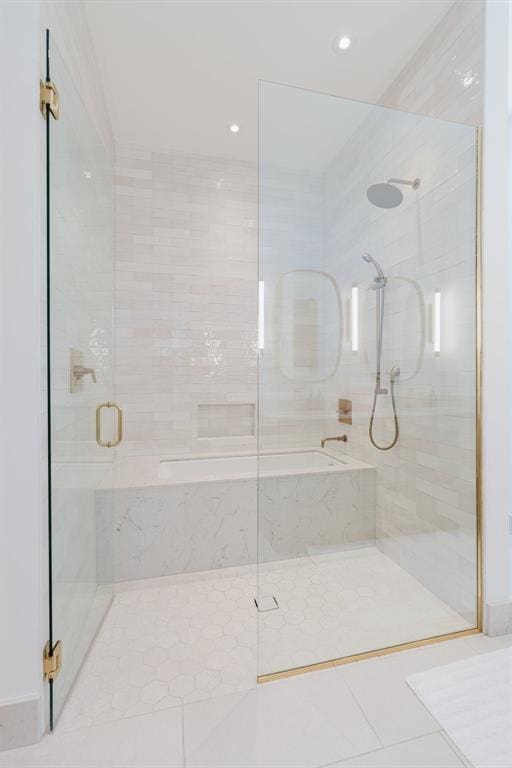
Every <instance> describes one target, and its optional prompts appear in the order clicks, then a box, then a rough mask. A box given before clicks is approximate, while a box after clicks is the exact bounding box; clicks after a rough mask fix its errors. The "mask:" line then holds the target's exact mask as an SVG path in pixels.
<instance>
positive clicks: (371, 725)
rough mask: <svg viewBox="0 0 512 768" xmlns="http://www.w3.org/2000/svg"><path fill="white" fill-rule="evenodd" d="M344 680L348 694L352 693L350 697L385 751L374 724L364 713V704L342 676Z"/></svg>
mask: <svg viewBox="0 0 512 768" xmlns="http://www.w3.org/2000/svg"><path fill="white" fill-rule="evenodd" d="M342 679H343V682H344V684H345V685H346V687H347V690H348V692H349V693H350V695H351V696H352V699H353V700H354V702H355V704H356V707H357V708H358V709H359V711H360V712H361V714H362V716H363V717H364V719H365V720H366V722H367V723H368V725H369V726H370V730H371V731H372V733H373V735H374V736H375V738H376V739H377V741H378V743H379V744H380V748H381V749H383V748H384V744H383V743H382V741H381V740H380V738H379V736H378V734H377V731H376V730H375V728H374V727H373V723H372V722H371V721H370V718H369V717H368V715H367V714H366V712H365V711H364V709H363V705H362V704H361V703H360V702H359V700H358V698H357V696H356V695H355V693H354V691H353V690H352V688H351V687H350V684H349V683H348V681H347V680H346V679H345V677H344V676H343V675H342Z"/></svg>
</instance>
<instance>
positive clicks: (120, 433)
mask: <svg viewBox="0 0 512 768" xmlns="http://www.w3.org/2000/svg"><path fill="white" fill-rule="evenodd" d="M103 408H115V409H116V411H117V438H116V439H115V440H108V441H107V442H105V441H104V440H102V439H101V411H102V410H103ZM122 439H123V411H122V410H121V408H120V407H119V406H118V405H117V403H111V402H110V401H108V402H107V403H100V404H99V405H98V407H97V408H96V442H97V443H98V445H101V447H102V448H115V447H116V445H119V443H120V442H121V440H122Z"/></svg>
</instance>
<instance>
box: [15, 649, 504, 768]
mask: <svg viewBox="0 0 512 768" xmlns="http://www.w3.org/2000/svg"><path fill="white" fill-rule="evenodd" d="M507 645H508V646H512V636H507V637H504V638H494V639H491V638H487V637H484V636H482V635H477V636H473V637H467V638H464V639H456V640H450V641H447V642H444V643H439V644H437V645H432V646H427V647H424V648H418V649H414V650H411V651H403V652H401V653H398V654H393V655H389V656H381V657H378V658H375V659H371V660H368V661H361V662H356V663H354V664H349V665H345V666H341V667H335V668H331V669H327V670H324V671H322V672H312V673H309V674H306V675H302V676H299V677H294V678H288V679H284V680H281V681H278V682H275V683H267V684H265V685H260V686H257V687H254V688H252V689H251V690H249V691H246V692H237V693H230V694H226V695H225V696H220V697H218V698H215V699H213V698H211V699H207V700H203V701H198V702H194V703H190V704H182V705H181V706H178V707H171V708H168V709H165V710H162V711H160V712H153V713H151V714H147V715H139V716H133V717H129V718H126V719H124V720H120V721H117V722H113V723H108V724H103V725H97V726H92V727H91V726H86V727H82V728H79V729H77V730H75V731H72V732H66V731H65V730H64V729H63V728H57V731H56V732H55V734H54V735H52V736H47V737H45V739H43V741H42V742H41V744H39V745H35V746H33V747H27V748H24V749H18V750H13V751H11V752H4V753H0V765H2V766H3V768H54V767H55V766H66V768H74V766H80V767H81V768H85V767H86V766H87V768H157V767H158V768H164V766H165V767H166V768H171V767H174V766H176V767H179V768H184V766H186V768H224V767H226V768H228V766H230V767H231V768H235V766H236V768H246V766H247V768H321V767H323V766H327V765H328V766H330V768H356V767H357V768H455V767H456V766H458V767H459V768H460V767H461V766H465V765H466V766H467V765H469V764H468V763H467V762H466V761H465V759H464V758H463V756H462V755H461V754H460V753H459V752H458V750H457V748H456V747H455V746H453V745H452V743H451V742H450V740H449V739H448V737H447V736H446V735H445V734H444V733H443V732H442V731H441V728H440V726H439V724H438V723H436V721H435V720H433V719H432V717H431V716H430V715H429V713H428V712H427V710H426V709H425V708H424V707H423V705H422V704H421V703H420V702H419V701H418V699H417V698H416V697H415V694H414V693H413V692H412V690H411V689H410V688H409V687H408V685H407V683H406V677H407V676H408V675H410V674H412V673H415V672H420V671H425V670H427V669H430V668H433V667H436V666H440V665H443V664H447V663H450V662H452V661H456V660H459V659H466V658H469V657H472V656H475V655H477V654H480V653H486V652H488V651H492V650H496V649H498V648H503V647H506V646H507Z"/></svg>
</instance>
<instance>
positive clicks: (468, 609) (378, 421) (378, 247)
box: [258, 82, 480, 680]
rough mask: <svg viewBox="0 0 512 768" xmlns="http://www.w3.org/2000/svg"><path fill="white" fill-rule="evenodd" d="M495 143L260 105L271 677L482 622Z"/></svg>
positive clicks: (265, 608) (262, 628)
mask: <svg viewBox="0 0 512 768" xmlns="http://www.w3.org/2000/svg"><path fill="white" fill-rule="evenodd" d="M477 188H478V132H477V129H475V128H474V127H472V126H468V125H459V124H455V123H451V122H446V121H444V120H439V119H433V118H430V117H422V116H419V115H415V114H408V113H406V112H400V111H397V110H395V109H388V108H386V107H381V106H375V105H371V104H364V103H360V102H355V101H351V100H348V99H344V98H338V97H334V96H327V95H324V94H320V93H315V92H311V91H305V90H301V89H299V88H293V87H288V86H283V85H278V84H274V83H267V82H262V83H260V89H259V284H260V291H259V295H260V306H259V313H260V322H259V331H260V333H259V340H258V341H259V343H258V347H259V431H258V434H259V472H258V608H259V610H258V675H259V679H260V680H269V679H273V678H275V677H276V676H277V677H279V676H280V675H281V674H288V673H289V672H290V671H293V670H299V671H300V670H301V669H303V668H305V667H311V666H315V665H321V666H322V665H330V664H333V663H339V662H340V661H343V660H346V659H351V658H353V657H357V656H360V655H361V654H373V653H375V652H379V651H382V650H385V649H389V648H391V647H396V646H404V645H407V644H410V643H418V642H423V641H425V640H430V639H432V638H438V637H444V636H446V635H451V634H453V633H461V632H462V633H465V632H471V631H475V628H477V627H478V626H479V622H480V618H479V563H478V560H479V541H478V510H477V507H478V503H477V493H478V489H477V463H478V435H477V398H478V352H477V350H478V339H477V321H478V318H477V291H478V286H477V277H478V254H477Z"/></svg>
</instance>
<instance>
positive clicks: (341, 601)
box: [59, 548, 469, 730]
mask: <svg viewBox="0 0 512 768" xmlns="http://www.w3.org/2000/svg"><path fill="white" fill-rule="evenodd" d="M258 580H259V590H258V592H259V595H260V598H261V597H263V596H265V595H275V596H276V598H277V601H278V604H279V608H277V609H276V610H272V611H268V612H260V613H258V612H257V610H256V607H255V605H254V597H255V595H256V570H255V567H254V566H246V567H243V568H230V569H225V570H222V571H211V572H209V573H202V574H189V575H186V576H178V577H169V578H167V579H154V580H148V581H147V583H146V582H133V583H131V584H130V585H125V586H122V587H121V590H122V591H119V588H118V593H117V594H116V597H115V598H114V601H113V603H112V606H111V608H110V611H109V613H108V614H107V616H106V618H105V621H104V623H103V625H102V627H101V629H100V631H99V633H98V636H97V639H96V641H95V642H94V644H93V646H92V648H91V651H90V653H89V655H88V657H87V659H86V661H85V663H84V665H83V667H82V670H81V672H80V675H79V676H78V679H77V681H76V683H75V686H74V688H73V690H72V692H71V695H70V697H69V699H68V701H67V703H66V705H65V707H64V710H63V712H62V715H61V717H60V720H59V728H61V729H64V730H73V729H75V728H80V727H83V726H88V725H96V724H99V723H105V722H109V721H112V720H119V719H121V718H124V717H131V716H133V715H140V714H146V713H149V712H153V711H156V710H160V709H165V708H168V707H175V706H181V704H182V703H189V702H192V701H197V700H199V699H205V698H209V697H212V696H222V695H224V694H227V693H233V692H235V691H242V690H246V689H249V688H251V687H253V686H254V685H255V684H256V676H257V636H258V657H259V658H258V666H259V673H260V674H266V673H268V672H276V671H280V670H282V669H289V668H291V667H295V666H301V665H306V664H311V663H315V662H317V661H326V660H329V659H333V658H337V657H341V656H346V655H350V654H353V653H357V652H362V651H365V650H370V649H372V648H373V649H375V648H382V647H385V646H387V645H393V644H398V643H400V642H405V641H407V640H413V639H416V638H418V637H426V636H432V635H436V634H443V633H445V632H449V631H455V630H458V629H466V628H468V627H469V624H468V623H467V622H466V621H465V620H464V619H462V618H461V617H460V616H459V615H458V614H456V613H455V612H454V611H452V610H451V609H450V608H449V607H448V606H447V605H445V604H444V603H443V602H441V601H440V600H439V599H438V598H436V597H435V596H434V595H433V594H432V593H431V592H429V591H428V590H426V589H425V588H424V587H423V586H422V585H421V584H419V582H417V581H416V580H415V579H413V578H412V577H411V576H410V575H409V574H407V573H406V572H405V571H403V570H402V569H401V568H399V567H398V566H397V565H396V564H395V563H393V562H392V561H391V560H389V559H388V558H387V557H386V556H385V555H383V554H382V553H381V552H379V551H378V550H377V549H375V548H367V549H360V550H352V551H350V552H345V553H337V554H329V555H321V556H314V557H309V558H301V559H297V560H289V561H285V562H280V563H272V564H268V565H265V566H263V567H260V573H259V576H258ZM257 624H258V626H257Z"/></svg>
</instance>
